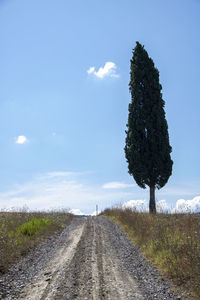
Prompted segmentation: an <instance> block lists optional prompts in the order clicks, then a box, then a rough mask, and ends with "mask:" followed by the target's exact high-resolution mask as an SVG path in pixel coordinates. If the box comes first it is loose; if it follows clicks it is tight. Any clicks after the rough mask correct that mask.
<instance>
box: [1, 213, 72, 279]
mask: <svg viewBox="0 0 200 300" xmlns="http://www.w3.org/2000/svg"><path fill="white" fill-rule="evenodd" d="M72 218H73V215H72V214H69V213H68V212H65V211H59V212H26V211H21V212H0V274H1V273H4V272H6V270H7V269H8V268H9V267H10V266H11V265H12V264H13V263H16V262H17V261H18V260H19V259H20V258H21V257H22V256H23V255H25V254H26V253H27V252H28V251H29V250H30V249H32V248H33V247H35V246H36V245H38V244H39V243H40V242H41V241H42V240H43V239H44V238H45V237H46V236H49V235H51V234H53V233H54V232H55V231H57V230H62V228H63V227H64V226H66V224H67V223H69V222H70V221H71V220H72Z"/></svg>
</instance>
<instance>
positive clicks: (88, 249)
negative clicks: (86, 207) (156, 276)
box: [20, 218, 144, 300]
mask: <svg viewBox="0 0 200 300" xmlns="http://www.w3.org/2000/svg"><path fill="white" fill-rule="evenodd" d="M106 233H107V230H106V227H105V226H102V224H101V223H99V222H97V220H96V218H87V219H85V220H83V221H82V224H81V225H79V226H78V227H77V228H75V229H74V230H73V231H72V232H71V233H70V235H71V236H70V240H71V242H70V243H67V244H66V245H64V246H63V247H61V249H58V251H57V252H56V254H55V255H54V257H53V258H52V259H51V260H50V261H49V263H48V264H47V266H46V268H45V270H43V272H42V274H38V276H37V278H36V280H35V281H34V282H32V283H30V284H29V285H28V286H27V287H25V289H24V290H23V291H22V293H21V296H20V298H21V299H27V300H28V299H32V300H33V299H35V300H36V299H41V300H43V299H94V300H95V299H97V300H99V299H144V298H143V296H142V294H141V293H140V291H139V289H138V286H137V284H136V281H135V280H134V279H133V278H132V277H131V276H130V275H129V273H128V272H127V271H126V269H124V268H123V267H122V266H121V264H120V261H119V260H118V258H117V257H116V256H115V255H114V254H115V253H114V249H112V247H111V244H110V243H109V239H108V236H106Z"/></svg>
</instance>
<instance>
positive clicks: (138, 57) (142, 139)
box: [124, 42, 173, 213]
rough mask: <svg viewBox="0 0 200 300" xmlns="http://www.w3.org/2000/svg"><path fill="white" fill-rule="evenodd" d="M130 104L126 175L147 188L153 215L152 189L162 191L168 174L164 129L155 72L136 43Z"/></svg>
mask: <svg viewBox="0 0 200 300" xmlns="http://www.w3.org/2000/svg"><path fill="white" fill-rule="evenodd" d="M130 62H131V71H130V83H129V89H130V93H131V103H130V104H129V116H128V124H127V130H126V144H125V148H124V150H125V156H126V159H127V162H128V170H129V174H131V175H133V177H134V179H135V181H136V183H137V184H138V185H139V186H140V187H141V188H146V186H149V188H150V201H149V211H150V212H151V213H156V203H155V188H158V189H160V188H162V187H163V186H164V185H165V184H166V183H167V181H168V179H169V177H170V175H171V174H172V165H173V161H172V160H171V157H170V153H171V151H172V148H171V146H170V144H169V135H168V125H167V121H166V119H165V111H164V105H165V102H164V100H163V99H162V93H161V89H162V86H161V85H160V83H159V72H158V70H157V69H156V68H155V66H154V62H153V60H152V59H151V58H150V57H149V56H148V53H147V51H146V50H145V49H144V46H142V45H141V44H140V43H139V42H136V47H135V48H134V49H133V57H132V59H131V61H130Z"/></svg>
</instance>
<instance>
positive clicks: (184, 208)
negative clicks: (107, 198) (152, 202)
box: [122, 196, 200, 213]
mask: <svg viewBox="0 0 200 300" xmlns="http://www.w3.org/2000/svg"><path fill="white" fill-rule="evenodd" d="M122 208H132V209H133V210H136V211H148V202H147V201H146V200H130V201H127V202H125V203H124V204H123V205H122ZM156 209H157V212H158V213H200V196H197V197H194V198H193V199H191V200H184V199H179V200H177V201H176V205H175V207H174V208H170V207H169V206H168V204H167V202H166V200H160V201H157V202H156Z"/></svg>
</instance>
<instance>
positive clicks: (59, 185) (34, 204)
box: [0, 172, 131, 214]
mask: <svg viewBox="0 0 200 300" xmlns="http://www.w3.org/2000/svg"><path fill="white" fill-rule="evenodd" d="M86 174H88V172H82V173H81V172H49V173H43V174H39V175H37V176H35V178H33V180H32V181H29V182H25V183H24V184H18V185H14V186H11V187H9V189H8V190H7V191H5V192H1V193H0V209H9V208H12V207H13V208H15V209H17V208H18V209H19V208H22V207H24V206H25V205H26V206H27V207H29V209H30V210H35V209H36V210H49V209H61V208H63V209H67V208H69V209H77V208H78V209H80V210H81V211H83V212H85V213H86V214H89V213H91V212H93V211H94V210H95V207H96V204H98V206H99V211H100V210H102V209H104V208H105V207H111V206H113V205H114V204H115V203H116V202H118V203H119V202H122V199H123V200H126V199H127V200H128V199H130V196H131V193H128V192H125V191H123V192H122V191H113V190H104V189H102V187H101V186H96V185H95V186H94V185H90V184H86V183H85V179H84V178H85V176H86ZM82 177H83V182H82Z"/></svg>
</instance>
